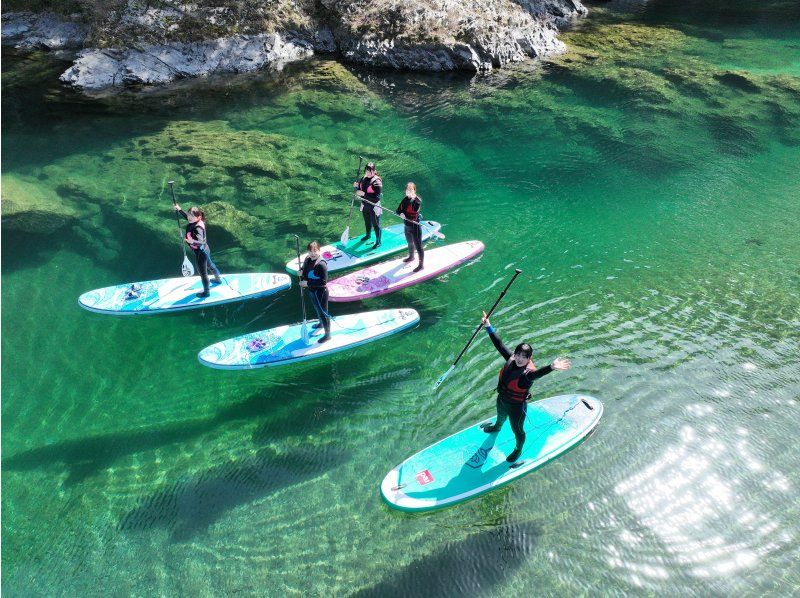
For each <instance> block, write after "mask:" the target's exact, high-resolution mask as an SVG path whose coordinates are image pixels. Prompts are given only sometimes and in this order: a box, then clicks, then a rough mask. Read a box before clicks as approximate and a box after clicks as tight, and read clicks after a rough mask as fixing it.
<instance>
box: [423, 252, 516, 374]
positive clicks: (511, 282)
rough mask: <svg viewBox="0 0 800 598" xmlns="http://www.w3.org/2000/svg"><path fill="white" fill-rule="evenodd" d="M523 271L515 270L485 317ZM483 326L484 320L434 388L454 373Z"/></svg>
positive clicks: (492, 310) (487, 315) (491, 311)
mask: <svg viewBox="0 0 800 598" xmlns="http://www.w3.org/2000/svg"><path fill="white" fill-rule="evenodd" d="M521 272H522V270H520V269H519V268H517V269H516V270H514V276H512V277H511V280H509V281H508V284H507V285H506V288H504V289H503V292H502V293H500V296H499V297H498V298H497V301H495V302H494V305H492V309H490V310H489V313H488V314H486V315H485V316H484V318H485V319H489V318H490V317H491V316H492V314H493V313H494V310H495V308H496V307H497V305H498V304H499V303H500V300H501V299H502V298H503V296H504V295H505V294H506V291H508V289H509V288H510V287H511V285H512V284H514V281H515V280H516V279H517V276H519V275H520V273H521ZM482 326H483V322H481V323H480V324H478V327H477V328H476V329H475V332H473V333H472V336H471V337H470V338H469V341H467V344H466V345H465V346H464V348H463V349H462V350H461V353H459V354H458V357H457V358H456V360H455V361H454V362H453V365H451V366H450V367H449V368H448V370H447V371H446V372H445V373H444V374H442V375H441V376H439V379H438V380H437V381H436V384H434V385H433V390H436V389H437V388H439V387H440V386H441V385H442V382H444V381H445V380H446V379H447V377H448V376H449V375H450V374H451V373H452V371H453V370H454V369H456V365H457V364H458V362H459V361H461V358H462V357H463V356H464V353H466V352H467V349H469V346H470V345H471V344H472V341H474V340H475V337H476V336H477V335H478V332H480V329H481V327H482Z"/></svg>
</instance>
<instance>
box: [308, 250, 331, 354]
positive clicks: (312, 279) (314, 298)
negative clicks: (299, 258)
mask: <svg viewBox="0 0 800 598" xmlns="http://www.w3.org/2000/svg"><path fill="white" fill-rule="evenodd" d="M301 280H305V281H307V282H308V295H309V297H311V303H312V304H313V305H314V311H316V312H317V317H318V318H319V321H320V324H321V327H322V328H324V329H325V336H324V338H325V339H326V340H327V339H328V338H330V336H331V319H330V318H329V317H328V286H327V285H328V262H326V261H325V260H324V259H322V257H319V258H318V259H317V260H316V261H314V260H312V259H311V258H310V257H306V261H305V262H303V269H302V271H301ZM316 327H317V328H320V326H316Z"/></svg>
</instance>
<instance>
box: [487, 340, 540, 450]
mask: <svg viewBox="0 0 800 598" xmlns="http://www.w3.org/2000/svg"><path fill="white" fill-rule="evenodd" d="M487 332H488V333H489V338H491V339H492V343H493V344H494V346H495V348H496V349H497V352H498V353H500V355H502V356H503V359H505V360H506V363H505V365H504V366H503V367H502V368H501V369H500V375H499V377H498V381H497V420H495V422H494V424H493V425H492V426H490V427H487V428H484V429H485V430H486V431H487V432H496V431H498V430H500V428H502V427H503V424H505V422H506V419H509V420H511V430H512V431H513V432H514V437H515V438H516V439H517V446H516V448H515V449H514V452H516V453H517V457H519V453H521V452H522V445H524V444H525V413H526V411H527V406H528V404H527V400H528V398H530V396H531V395H530V388H531V385H532V384H533V381H534V380H536V379H537V378H541V377H542V376H545V375H547V374H549V373H550V372H552V371H553V368H552V367H551V366H549V365H546V366H544V367H543V368H539V369H536V368H535V367H534V366H533V362H532V361H529V362H528V363H527V364H526V365H524V366H522V367H519V366H518V365H517V364H516V363H515V362H514V359H513V357H512V353H511V351H509V350H508V348H507V347H506V346H505V345H504V344H503V341H501V340H500V337H498V336H497V334H496V333H495V331H494V328H492V327H489V328H487Z"/></svg>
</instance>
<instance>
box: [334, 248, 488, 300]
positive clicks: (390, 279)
mask: <svg viewBox="0 0 800 598" xmlns="http://www.w3.org/2000/svg"><path fill="white" fill-rule="evenodd" d="M483 249H484V246H483V243H481V242H480V241H464V242H463V243H453V244H452V245H445V246H444V247H437V248H436V249H431V250H430V251H426V252H425V268H424V269H422V270H420V271H419V272H414V268H416V267H417V260H416V259H415V260H413V261H411V262H409V263H405V262H404V261H403V258H397V259H394V260H391V261H389V262H381V263H380V264H374V265H372V266H369V267H367V268H364V269H362V270H358V271H356V272H352V273H351V274H348V275H347V276H342V277H341V278H337V279H335V280H331V281H329V282H328V294H329V295H328V298H329V299H330V300H331V301H338V302H340V303H342V302H345V301H360V300H362V299H369V298H370V297H377V296H379V295H386V294H387V293H393V292H394V291H399V290H400V289H404V288H406V287H410V286H411V285H415V284H417V283H420V282H425V281H426V280H430V279H431V278H436V277H437V276H441V275H442V274H444V273H445V272H447V271H448V270H452V269H453V268H455V267H456V266H459V265H461V264H463V263H464V262H466V261H467V260H470V259H472V258H474V257H475V256H476V255H478V254H480V253H481V252H482V251H483Z"/></svg>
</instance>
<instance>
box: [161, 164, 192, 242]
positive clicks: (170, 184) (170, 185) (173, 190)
mask: <svg viewBox="0 0 800 598" xmlns="http://www.w3.org/2000/svg"><path fill="white" fill-rule="evenodd" d="M162 180H163V179H162ZM167 184H168V185H169V191H170V193H172V206H173V207H175V206H177V205H178V202H177V201H175V188H174V187H173V185H174V184H175V181H170V182H169V183H167ZM175 220H177V222H178V236H179V237H180V238H181V249H183V257H186V244H185V243H184V242H183V227H181V217H180V216H179V215H178V212H177V211H176V212H175Z"/></svg>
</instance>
